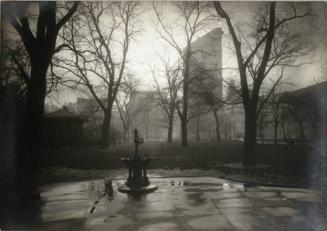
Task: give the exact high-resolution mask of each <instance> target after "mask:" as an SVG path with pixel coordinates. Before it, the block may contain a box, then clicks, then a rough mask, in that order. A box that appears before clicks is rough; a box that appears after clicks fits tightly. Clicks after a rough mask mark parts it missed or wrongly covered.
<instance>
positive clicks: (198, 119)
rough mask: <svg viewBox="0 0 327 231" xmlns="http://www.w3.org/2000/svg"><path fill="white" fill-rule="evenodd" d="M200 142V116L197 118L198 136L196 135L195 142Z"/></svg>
mask: <svg viewBox="0 0 327 231" xmlns="http://www.w3.org/2000/svg"><path fill="white" fill-rule="evenodd" d="M199 141H200V116H197V117H196V134H195V142H199Z"/></svg>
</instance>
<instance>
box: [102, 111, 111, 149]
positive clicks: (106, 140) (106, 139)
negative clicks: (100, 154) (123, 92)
mask: <svg viewBox="0 0 327 231" xmlns="http://www.w3.org/2000/svg"><path fill="white" fill-rule="evenodd" d="M110 122H111V110H108V111H107V112H105V113H104V118H103V123H102V132H101V145H102V146H103V147H108V146H110V136H109V132H110Z"/></svg>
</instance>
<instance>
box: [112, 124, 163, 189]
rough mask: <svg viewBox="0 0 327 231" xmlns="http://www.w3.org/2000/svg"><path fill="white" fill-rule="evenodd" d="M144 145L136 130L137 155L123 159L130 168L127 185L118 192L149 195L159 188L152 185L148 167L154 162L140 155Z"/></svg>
mask: <svg viewBox="0 0 327 231" xmlns="http://www.w3.org/2000/svg"><path fill="white" fill-rule="evenodd" d="M142 143H143V138H141V137H139V135H138V131H137V129H135V130H134V144H135V153H134V156H133V157H132V158H122V159H121V160H122V161H123V162H124V163H125V164H126V165H127V167H128V178H127V181H126V182H125V184H123V185H120V186H119V187H118V191H120V192H122V193H129V194H139V193H149V192H153V191H155V190H156V189H157V188H158V186H157V185H153V184H150V181H149V178H148V176H147V172H146V167H147V166H148V164H149V163H150V161H151V160H152V159H151V158H142V157H141V156H140V155H139V153H138V147H139V145H140V144H142Z"/></svg>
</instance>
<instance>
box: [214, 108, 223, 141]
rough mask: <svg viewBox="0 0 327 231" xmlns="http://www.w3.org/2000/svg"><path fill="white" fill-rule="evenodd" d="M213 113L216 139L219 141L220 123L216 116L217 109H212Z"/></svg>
mask: <svg viewBox="0 0 327 231" xmlns="http://www.w3.org/2000/svg"><path fill="white" fill-rule="evenodd" d="M213 115H214V117H215V121H216V139H217V140H216V141H217V142H220V140H221V138H220V124H219V118H218V114H217V111H213Z"/></svg>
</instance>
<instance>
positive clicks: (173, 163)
mask: <svg viewBox="0 0 327 231" xmlns="http://www.w3.org/2000/svg"><path fill="white" fill-rule="evenodd" d="M242 147H243V144H242V143H241V142H227V141H226V142H221V143H192V144H191V145H190V147H189V148H181V147H180V145H179V144H178V143H174V144H166V143H163V142H148V143H146V144H143V145H141V146H140V148H139V152H140V153H141V155H142V156H144V157H153V158H154V160H153V161H152V162H151V163H150V166H149V168H150V169H151V168H152V169H154V168H156V169H158V168H160V169H174V168H180V169H193V168H195V169H208V168H209V167H210V165H212V164H214V163H217V162H220V163H232V162H240V161H241V157H242ZM133 152H134V146H133V144H132V143H131V144H122V145H119V146H114V147H109V148H107V149H104V148H100V147H58V148H47V149H44V150H43V154H42V156H43V158H42V160H41V163H42V166H43V167H44V168H49V167H58V166H60V167H62V168H67V169H79V170H84V172H85V170H92V171H93V172H94V171H95V172H96V170H113V169H119V168H125V166H124V164H123V163H122V162H121V161H120V158H122V157H130V156H132V155H133ZM309 153H310V148H309V147H308V146H291V145H273V144H263V145H261V144H259V145H258V147H257V153H256V159H257V162H258V163H263V164H269V165H272V167H273V171H274V172H275V173H277V174H282V175H286V176H290V177H296V178H304V177H305V176H306V175H307V172H306V170H307V169H308V163H309V161H308V160H309V156H310V155H309ZM79 174H82V173H76V176H77V175H79ZM83 174H88V173H83ZM89 174H93V173H91V172H90V171H89ZM96 174H98V175H99V174H100V175H101V174H105V173H99V172H98V173H96Z"/></svg>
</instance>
